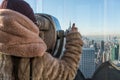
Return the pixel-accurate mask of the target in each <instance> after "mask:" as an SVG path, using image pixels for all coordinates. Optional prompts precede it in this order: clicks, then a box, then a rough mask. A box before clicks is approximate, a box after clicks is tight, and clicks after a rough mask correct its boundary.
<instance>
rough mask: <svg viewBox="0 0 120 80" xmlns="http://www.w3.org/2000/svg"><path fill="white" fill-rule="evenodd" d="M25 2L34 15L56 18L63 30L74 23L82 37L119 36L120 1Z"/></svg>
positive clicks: (59, 0) (60, 0)
mask: <svg viewBox="0 0 120 80" xmlns="http://www.w3.org/2000/svg"><path fill="white" fill-rule="evenodd" d="M1 1H2V0H0V2H1ZM25 1H27V2H28V3H29V4H30V5H31V7H32V8H33V10H34V12H35V13H47V14H50V15H53V16H55V17H56V18H58V20H59V22H60V24H61V27H62V29H63V30H66V29H67V28H68V27H69V23H70V22H71V23H73V22H75V23H76V26H77V27H78V29H79V31H80V33H81V34H82V35H106V34H109V35H110V34H112V35H115V34H120V32H119V26H120V22H119V21H120V15H119V14H120V11H119V8H120V5H119V4H120V0H69V1H68V0H52V1H51V0H25Z"/></svg>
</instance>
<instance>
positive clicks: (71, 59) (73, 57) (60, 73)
mask: <svg viewBox="0 0 120 80" xmlns="http://www.w3.org/2000/svg"><path fill="white" fill-rule="evenodd" d="M82 45H83V42H82V40H81V36H80V34H79V33H78V32H74V33H69V34H68V35H67V36H66V46H65V48H66V50H65V52H64V55H63V57H62V58H61V59H56V58H54V57H52V56H51V55H50V54H45V55H44V70H43V73H44V74H46V75H45V76H44V77H49V80H73V79H74V77H75V75H76V73H77V69H78V66H79V60H80V54H81V51H82Z"/></svg>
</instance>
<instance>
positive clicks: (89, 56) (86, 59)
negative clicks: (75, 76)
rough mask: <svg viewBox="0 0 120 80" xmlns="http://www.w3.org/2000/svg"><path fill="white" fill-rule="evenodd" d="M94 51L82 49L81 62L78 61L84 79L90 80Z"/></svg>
mask: <svg viewBox="0 0 120 80" xmlns="http://www.w3.org/2000/svg"><path fill="white" fill-rule="evenodd" d="M95 58H96V55H95V49H94V48H83V50H82V55H81V60H80V70H81V72H82V73H83V75H84V76H85V78H91V77H92V75H93V73H94V71H95V69H96V64H95Z"/></svg>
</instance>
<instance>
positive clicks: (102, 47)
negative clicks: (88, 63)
mask: <svg viewBox="0 0 120 80" xmlns="http://www.w3.org/2000/svg"><path fill="white" fill-rule="evenodd" d="M103 51H104V41H103V40H102V41H101V52H103Z"/></svg>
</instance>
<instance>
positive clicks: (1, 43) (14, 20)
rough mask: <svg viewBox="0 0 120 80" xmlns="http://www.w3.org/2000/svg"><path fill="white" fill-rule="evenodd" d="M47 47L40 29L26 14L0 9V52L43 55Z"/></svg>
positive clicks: (20, 55) (19, 54) (32, 55)
mask: <svg viewBox="0 0 120 80" xmlns="http://www.w3.org/2000/svg"><path fill="white" fill-rule="evenodd" d="M46 49H47V47H46V44H45V43H44V41H43V40H42V39H41V38H40V37H39V29H38V28H37V26H36V25H35V24H34V23H33V22H32V21H31V20H30V19H29V18H27V17H26V16H24V15H22V14H20V13H18V12H16V11H12V10H9V9H0V52H3V53H5V54H7V55H14V56H19V57H35V56H42V55H43V54H44V53H45V51H46Z"/></svg>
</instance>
